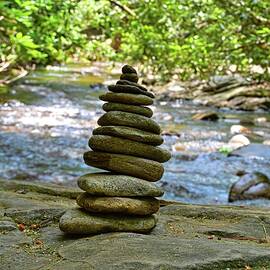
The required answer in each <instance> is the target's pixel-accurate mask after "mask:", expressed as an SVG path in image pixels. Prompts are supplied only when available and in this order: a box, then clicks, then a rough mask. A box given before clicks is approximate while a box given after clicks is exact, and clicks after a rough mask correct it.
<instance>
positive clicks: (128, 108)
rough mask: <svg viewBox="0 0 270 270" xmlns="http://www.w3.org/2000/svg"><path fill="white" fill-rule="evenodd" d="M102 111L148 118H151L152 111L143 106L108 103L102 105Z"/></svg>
mask: <svg viewBox="0 0 270 270" xmlns="http://www.w3.org/2000/svg"><path fill="white" fill-rule="evenodd" d="M102 109H103V110H104V111H105V112H111V111H120V112H128V113H135V114H139V115H143V116H145V117H149V118H150V117H152V116H153V111H152V110H151V109H150V108H148V107H144V106H136V105H129V104H121V103H114V102H108V103H105V104H103V106H102Z"/></svg>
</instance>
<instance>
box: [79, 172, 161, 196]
mask: <svg viewBox="0 0 270 270" xmlns="http://www.w3.org/2000/svg"><path fill="white" fill-rule="evenodd" d="M78 186H79V187H80V188H81V189H82V190H84V191H86V192H87V193H88V194H90V195H94V196H121V197H142V196H151V197H159V196H162V195H163V194H164V191H163V190H162V188H160V187H158V186H156V185H155V184H154V183H151V182H148V181H145V180H142V179H139V178H136V177H132V176H128V175H122V174H112V173H89V174H85V175H83V176H81V177H80V178H79V179H78Z"/></svg>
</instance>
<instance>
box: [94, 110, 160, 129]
mask: <svg viewBox="0 0 270 270" xmlns="http://www.w3.org/2000/svg"><path fill="white" fill-rule="evenodd" d="M97 123H98V124H99V125H100V126H127V127H133V128H137V129H141V130H144V131H148V132H152V133H154V134H160V133H161V128H160V126H159V125H158V124H157V123H156V122H155V121H153V120H152V119H149V118H147V117H145V116H142V115H137V114H133V113H127V112H118V111H112V112H107V113H105V114H104V115H102V116H101V117H100V118H99V119H98V122H97Z"/></svg>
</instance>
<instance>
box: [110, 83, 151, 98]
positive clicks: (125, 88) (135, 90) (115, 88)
mask: <svg viewBox="0 0 270 270" xmlns="http://www.w3.org/2000/svg"><path fill="white" fill-rule="evenodd" d="M108 89H109V90H110V91H111V92H114V93H131V94H141V95H145V96H148V97H150V98H155V96H154V94H152V93H151V92H147V91H144V90H142V89H140V88H139V87H136V86H133V85H120V84H116V85H109V86H108Z"/></svg>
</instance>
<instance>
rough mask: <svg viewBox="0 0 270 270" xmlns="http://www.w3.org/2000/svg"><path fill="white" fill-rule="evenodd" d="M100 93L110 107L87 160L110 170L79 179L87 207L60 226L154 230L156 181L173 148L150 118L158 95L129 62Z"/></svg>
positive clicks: (84, 230)
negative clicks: (140, 80)
mask: <svg viewBox="0 0 270 270" xmlns="http://www.w3.org/2000/svg"><path fill="white" fill-rule="evenodd" d="M108 89H109V92H107V93H106V94H104V95H101V96H100V99H101V100H103V101H106V102H107V103H105V104H104V105H103V109H104V111H105V112H106V113H105V114H104V115H103V116H101V117H100V118H99V120H98V124H99V126H100V127H98V128H96V129H94V130H93V136H92V137H91V138H90V140H89V146H90V148H91V149H92V151H89V152H86V153H85V154H84V161H85V163H86V164H87V165H90V166H93V167H96V168H100V169H103V170H107V171H109V172H103V173H90V174H86V175H84V176H82V177H80V178H79V180H78V185H79V187H80V188H81V189H82V190H84V193H82V194H81V195H79V197H78V198H77V204H78V205H79V206H80V207H81V208H77V209H72V210H69V211H67V212H66V213H65V214H64V215H63V216H62V218H61V219H60V229H61V230H62V231H64V232H66V233H71V234H97V233H102V232H113V231H118V232H121V231H125V232H140V233H144V232H149V231H150V230H151V229H153V228H154V227H155V225H156V222H157V218H156V215H154V213H156V212H157V211H158V210H159V200H158V199H156V198H155V197H159V196H162V195H163V191H162V189H161V188H160V187H158V186H156V185H155V184H154V183H152V182H155V181H158V180H159V179H160V178H161V177H162V175H163V172H164V168H163V165H162V164H161V163H163V162H166V161H168V160H169V159H170V157H171V155H170V152H168V151H167V150H164V149H162V148H160V147H159V145H161V144H162V143H163V139H162V137H161V136H160V133H161V129H160V127H159V125H158V124H157V123H156V122H155V121H153V120H152V119H150V118H151V117H152V115H153V111H152V110H151V109H150V108H148V107H145V106H147V105H151V104H153V99H154V95H153V94H152V93H151V92H149V91H147V89H146V88H144V87H143V86H141V85H140V84H138V75H137V72H136V70H135V69H134V68H133V67H131V66H128V65H125V66H124V67H123V68H122V75H121V77H120V80H119V81H117V83H116V85H110V86H109V87H108Z"/></svg>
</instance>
